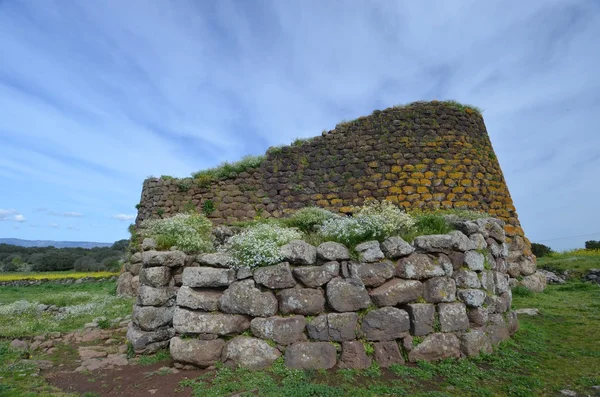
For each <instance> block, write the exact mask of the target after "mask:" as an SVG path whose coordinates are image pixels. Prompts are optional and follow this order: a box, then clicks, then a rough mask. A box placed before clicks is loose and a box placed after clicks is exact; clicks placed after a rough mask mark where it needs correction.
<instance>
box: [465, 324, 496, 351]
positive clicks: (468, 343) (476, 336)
mask: <svg viewBox="0 0 600 397" xmlns="http://www.w3.org/2000/svg"><path fill="white" fill-rule="evenodd" d="M459 339H460V350H461V351H462V352H463V354H464V355H465V356H469V357H471V356H477V355H479V354H480V353H481V352H483V353H487V354H490V353H492V351H493V349H492V343H491V342H490V338H488V336H487V335H486V334H485V332H484V331H483V330H475V329H473V330H471V331H470V332H465V333H463V334H461V335H460V336H459Z"/></svg>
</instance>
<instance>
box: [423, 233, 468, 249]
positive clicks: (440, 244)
mask: <svg viewBox="0 0 600 397" xmlns="http://www.w3.org/2000/svg"><path fill="white" fill-rule="evenodd" d="M413 244H414V246H415V248H416V249H417V251H418V252H428V253H434V252H444V253H449V252H451V251H455V250H457V251H467V250H470V249H474V244H473V242H472V241H471V240H469V238H468V237H467V236H466V235H465V234H463V233H462V232H460V231H458V230H454V231H452V232H450V233H448V234H431V235H427V236H418V237H416V238H415V240H414V242H413Z"/></svg>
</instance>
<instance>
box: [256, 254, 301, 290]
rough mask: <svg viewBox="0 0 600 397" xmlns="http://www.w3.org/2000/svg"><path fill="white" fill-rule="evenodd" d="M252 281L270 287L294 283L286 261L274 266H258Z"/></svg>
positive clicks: (288, 285) (293, 284) (275, 287)
mask: <svg viewBox="0 0 600 397" xmlns="http://www.w3.org/2000/svg"><path fill="white" fill-rule="evenodd" d="M290 244H291V243H290ZM254 281H256V282H257V283H258V284H260V285H264V286H265V287H267V288H271V289H281V288H292V287H294V286H295V285H296V280H294V277H293V276H292V269H291V268H290V264H289V263H287V262H282V263H279V264H277V265H274V266H266V267H259V268H258V269H256V270H254Z"/></svg>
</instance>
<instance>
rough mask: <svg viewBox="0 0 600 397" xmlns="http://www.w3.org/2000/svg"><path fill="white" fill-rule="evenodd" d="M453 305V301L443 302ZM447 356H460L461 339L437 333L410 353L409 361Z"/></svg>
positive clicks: (441, 358) (428, 337)
mask: <svg viewBox="0 0 600 397" xmlns="http://www.w3.org/2000/svg"><path fill="white" fill-rule="evenodd" d="M443 304H445V305H452V304H453V303H443ZM446 358H460V341H459V340H458V338H457V337H456V335H454V334H444V333H435V334H431V335H429V336H427V337H426V338H425V340H424V341H423V342H421V343H420V344H418V345H417V346H415V347H413V349H412V350H411V351H410V352H409V353H408V361H410V362H413V363H414V362H416V361H437V360H444V359H446Z"/></svg>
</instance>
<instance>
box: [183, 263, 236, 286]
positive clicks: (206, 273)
mask: <svg viewBox="0 0 600 397" xmlns="http://www.w3.org/2000/svg"><path fill="white" fill-rule="evenodd" d="M182 281H183V285H184V286H186V287H192V288H215V287H227V286H228V285H230V284H231V283H233V282H234V281H235V271H234V270H233V269H217V268H214V267H186V268H185V269H183V277H182Z"/></svg>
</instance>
